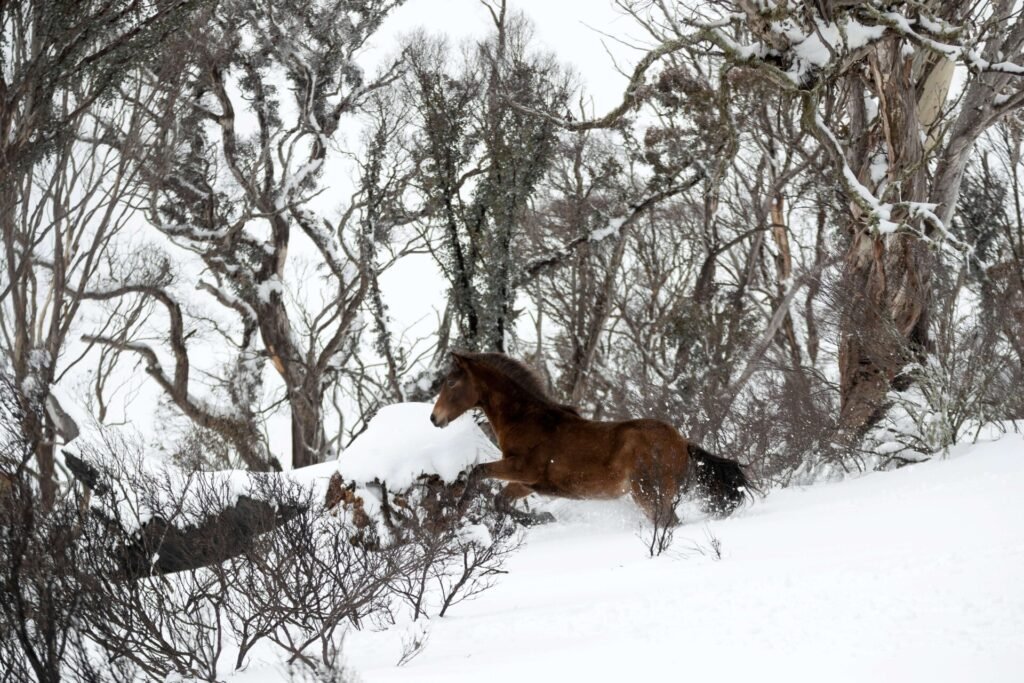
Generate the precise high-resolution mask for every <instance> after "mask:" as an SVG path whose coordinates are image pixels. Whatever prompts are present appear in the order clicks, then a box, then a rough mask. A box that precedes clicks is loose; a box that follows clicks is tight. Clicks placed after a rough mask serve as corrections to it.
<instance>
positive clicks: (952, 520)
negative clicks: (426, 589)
mask: <svg viewBox="0 0 1024 683" xmlns="http://www.w3.org/2000/svg"><path fill="white" fill-rule="evenodd" d="M541 505H542V506H543V507H545V508H546V509H548V510H551V511H552V512H553V513H554V514H555V515H556V516H557V517H558V518H559V521H558V522H556V523H554V524H552V525H549V526H546V527H540V528H535V529H533V530H531V531H529V533H528V534H527V537H526V544H525V547H524V548H523V549H522V550H520V551H519V552H518V553H517V554H515V555H514V556H513V557H512V559H511V560H510V562H509V564H508V565H507V569H508V570H509V573H508V575H507V576H504V577H503V578H502V580H501V581H500V583H499V584H498V585H497V587H495V588H494V589H492V590H491V591H488V592H486V593H484V594H483V595H481V596H479V597H478V598H477V599H476V600H475V601H472V602H469V603H465V604H463V605H460V606H459V608H458V609H456V610H454V611H453V613H452V614H451V615H449V616H447V617H445V618H443V619H433V620H431V621H430V622H429V623H428V624H426V626H425V628H426V629H427V630H428V631H429V640H428V642H427V645H426V646H425V648H424V649H423V651H422V653H421V654H420V655H419V656H417V657H416V658H415V659H413V660H412V661H411V662H410V663H408V664H407V665H405V666H404V667H401V668H399V667H396V666H395V664H396V662H397V661H398V659H399V657H400V654H401V642H402V639H403V637H405V638H408V637H409V632H410V629H411V628H413V627H411V626H410V627H406V628H393V629H389V630H387V631H379V632H369V631H364V632H358V633H350V634H349V636H348V638H347V639H346V643H345V649H346V652H347V657H348V662H349V664H350V665H351V666H352V668H354V669H355V670H356V671H357V672H358V673H359V675H360V677H361V679H362V680H363V681H365V682H366V683H377V682H380V683H384V682H391V681H416V682H417V683H428V682H430V681H445V682H446V683H450V682H454V681H475V682H478V681H488V683H491V682H495V683H496V682H499V681H516V682H517V683H521V682H522V681H588V682H594V681H642V680H650V681H667V680H685V679H692V680H707V678H708V677H714V679H715V680H757V681H765V680H768V681H772V680H785V681H823V680H825V681H867V680H901V681H905V680H911V681H917V680H920V681H1019V680H1022V679H1024V582H1022V581H1021V579H1022V570H1024V438H1022V437H1021V436H1020V435H1015V434H1010V435H1007V436H1005V437H1004V438H1003V439H1001V440H999V441H996V442H984V443H978V444H976V445H965V446H959V447H957V448H955V449H953V450H952V452H951V453H950V456H949V457H948V458H947V459H936V460H933V461H930V462H927V463H924V464H920V465H915V466H912V467H907V468H904V469H902V470H899V471H896V472H889V473H875V474H869V475H864V476H862V477H859V478H856V479H852V480H847V481H844V482H839V483H829V484H820V485H815V486H811V487H808V488H799V489H797V488H790V489H786V490H780V491H773V492H771V493H770V494H769V495H768V496H767V497H766V498H765V499H764V500H761V501H759V502H757V503H756V504H754V505H752V506H750V507H748V508H747V509H744V510H742V511H740V512H738V513H737V514H735V515H734V516H733V517H732V518H730V519H726V520H720V521H708V522H705V521H703V520H699V519H694V518H693V517H691V521H690V523H689V524H687V525H685V526H683V527H681V528H680V529H679V531H678V532H677V534H676V541H675V544H674V546H673V549H672V551H670V554H669V555H667V556H662V557H659V558H655V559H649V558H648V557H647V556H646V551H645V549H644V547H643V546H642V544H641V541H640V540H639V539H638V537H637V532H638V530H639V528H640V525H641V518H640V516H639V515H638V513H637V512H636V511H635V509H634V508H633V507H632V506H631V504H630V503H629V502H628V501H626V500H622V501H615V502H612V503H578V502H568V501H545V502H542V503H541ZM709 535H713V536H714V537H716V538H718V539H719V540H720V541H721V545H722V550H723V557H722V559H721V560H717V561H716V560H714V559H712V558H711V557H709V556H708V555H706V554H702V553H701V552H700V550H699V549H698V548H699V547H703V548H704V549H705V550H706V549H707V546H708V543H709V541H708V539H709ZM417 628H419V627H417ZM250 673H256V672H255V671H252V672H250Z"/></svg>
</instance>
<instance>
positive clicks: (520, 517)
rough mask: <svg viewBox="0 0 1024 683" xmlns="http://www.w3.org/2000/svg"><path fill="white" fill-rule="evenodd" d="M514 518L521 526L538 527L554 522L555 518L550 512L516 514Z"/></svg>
mask: <svg viewBox="0 0 1024 683" xmlns="http://www.w3.org/2000/svg"><path fill="white" fill-rule="evenodd" d="M514 517H515V520H516V521H517V522H518V523H519V524H521V525H523V526H540V525H541V524H550V523H551V522H554V521H555V516H554V515H553V514H551V513H550V512H517V513H516V514H515V515H514Z"/></svg>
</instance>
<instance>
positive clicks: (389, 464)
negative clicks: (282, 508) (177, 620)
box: [64, 397, 501, 529]
mask: <svg viewBox="0 0 1024 683" xmlns="http://www.w3.org/2000/svg"><path fill="white" fill-rule="evenodd" d="M64 404H66V405H67V406H72V405H74V404H73V402H72V401H70V400H67V398H66V397H65V401H64ZM431 409H432V406H431V405H430V404H428V403H399V404H395V405H391V406H387V407H385V408H382V409H381V410H380V412H379V413H377V415H376V416H375V417H374V418H373V419H372V420H371V421H370V424H369V426H368V427H367V429H366V431H365V432H363V433H362V434H361V435H360V436H359V437H358V438H357V439H356V440H355V441H354V442H353V443H352V445H351V446H349V447H348V448H347V449H346V450H345V451H344V452H343V453H342V454H341V456H340V458H339V459H338V460H334V461H330V462H325V463H321V464H318V465H313V466H310V467H304V468H302V469H299V470H294V471H291V472H285V473H284V474H283V475H277V474H272V473H256V472H246V471H240V470H238V471H236V470H225V471H219V472H189V471H186V470H182V469H180V468H178V467H175V466H174V465H172V464H170V463H168V462H166V461H164V460H161V459H158V458H153V457H132V456H133V455H134V454H138V453H142V452H143V451H144V448H143V446H142V445H141V444H139V443H137V442H135V441H133V440H131V439H129V438H127V437H125V436H124V434H123V433H121V432H120V431H118V430H110V429H101V428H98V427H97V426H94V428H93V429H90V430H88V432H87V433H86V434H84V435H83V437H82V438H79V439H75V441H74V443H73V444H71V445H69V446H68V447H66V449H65V450H66V451H67V452H68V453H71V454H74V455H76V456H78V457H80V458H84V459H86V460H89V461H92V462H96V463H97V464H99V465H100V466H101V468H102V469H103V470H104V471H105V475H106V477H108V478H109V479H110V480H111V481H109V483H110V484H112V489H113V503H114V505H115V506H116V508H117V510H118V512H119V515H120V517H121V519H122V523H124V524H125V526H126V527H127V528H129V529H131V528H137V527H138V526H141V525H142V524H144V523H145V522H147V521H148V520H150V519H152V518H153V517H154V516H159V517H161V518H163V519H165V520H166V521H168V522H170V523H172V524H175V525H176V526H178V527H179V528H185V527H191V526H196V525H198V524H201V523H202V522H203V521H204V520H205V519H206V517H207V515H209V514H210V512H211V509H210V505H211V502H214V503H217V504H219V505H221V506H224V507H227V506H231V505H235V504H237V502H238V498H239V496H251V497H253V498H257V499H261V500H262V499H264V498H265V497H266V496H267V495H268V494H275V493H276V494H285V495H288V494H303V493H306V494H308V495H311V496H312V499H314V500H316V499H320V500H323V499H324V495H325V494H326V491H327V486H328V483H329V482H330V479H331V477H332V476H333V475H334V474H335V473H340V474H341V476H342V478H343V479H344V480H345V481H346V482H353V481H354V482H355V483H356V490H357V493H358V495H360V496H361V497H363V498H364V500H365V502H366V504H367V512H369V513H370V514H371V515H372V514H373V512H374V510H375V509H376V507H377V506H378V504H379V501H378V500H377V497H378V496H379V494H380V492H379V490H378V489H376V488H374V487H367V486H366V485H367V484H371V483H372V482H374V481H381V482H384V483H386V484H387V487H388V489H389V490H391V491H400V490H403V489H406V488H408V487H409V486H411V485H412V484H413V483H414V482H415V481H416V479H417V478H418V477H420V476H421V475H424V474H437V475H439V476H440V477H441V478H442V479H443V480H444V481H446V482H451V481H454V480H455V479H457V478H458V475H459V473H460V472H462V471H463V470H465V469H467V468H469V467H471V466H472V465H474V464H476V463H479V462H486V461H490V460H495V459H497V458H499V457H500V455H501V454H500V451H499V450H498V449H497V448H496V447H495V446H494V445H493V444H492V443H491V442H490V441H489V440H488V439H487V437H486V436H485V435H484V433H483V432H482V431H481V430H480V428H479V427H478V426H477V425H476V423H475V422H474V421H473V419H472V416H470V415H468V414H467V415H464V416H463V417H461V418H459V419H458V420H455V421H454V422H452V423H451V424H450V425H449V426H448V427H447V428H445V429H438V428H436V427H434V426H433V425H432V424H431V422H430V411H431ZM79 422H80V424H87V422H86V421H85V420H84V419H82V418H81V417H79ZM139 475H141V476H139ZM277 477H283V479H274V478H277ZM289 484H291V485H295V486H296V487H297V488H296V489H292V490H291V491H288V490H286V488H284V487H286V486H288V485H289ZM94 504H96V505H107V504H109V501H108V500H106V499H102V498H96V499H94Z"/></svg>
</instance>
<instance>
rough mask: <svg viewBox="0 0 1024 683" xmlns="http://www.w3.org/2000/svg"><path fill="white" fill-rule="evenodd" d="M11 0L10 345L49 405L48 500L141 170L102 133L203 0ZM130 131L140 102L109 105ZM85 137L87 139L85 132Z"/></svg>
mask: <svg viewBox="0 0 1024 683" xmlns="http://www.w3.org/2000/svg"><path fill="white" fill-rule="evenodd" d="M73 4H74V7H73V8H71V7H70V6H69V5H68V4H67V3H51V2H35V1H32V0H30V1H26V2H22V1H21V0H18V1H15V2H10V1H7V0H5V1H4V2H0V32H2V33H0V44H2V45H3V50H2V51H0V52H2V56H0V60H2V76H0V234H2V240H3V262H4V268H3V273H2V275H0V312H2V315H0V352H2V353H3V355H4V357H5V359H6V361H7V362H8V363H10V367H11V369H12V371H13V374H14V381H15V382H16V384H17V385H18V386H19V387H21V388H22V389H23V390H24V393H23V394H22V395H23V397H24V399H25V400H27V401H30V402H32V403H33V404H35V405H36V406H37V408H35V409H28V407H26V410H24V411H23V412H22V415H23V417H24V419H25V420H26V422H25V423H24V424H23V425H22V429H23V430H24V432H25V434H26V437H27V438H29V439H30V441H31V442H32V443H33V444H34V446H33V448H34V449H35V451H36V470H37V472H38V474H39V477H40V479H41V481H42V482H43V485H42V488H41V490H40V494H41V495H42V497H43V500H44V503H45V504H46V505H51V504H52V503H53V499H54V495H55V483H54V476H55V475H54V457H53V441H54V436H55V432H56V431H57V425H55V423H54V421H53V420H52V419H51V417H50V416H49V414H48V413H47V412H46V411H43V410H39V409H38V407H40V406H43V404H44V403H45V401H46V399H47V396H48V394H49V388H50V385H52V384H53V383H54V382H55V381H56V380H57V379H58V376H59V374H60V373H61V372H63V371H64V370H66V368H59V367H58V366H59V363H60V357H61V355H62V354H63V353H64V352H65V350H66V349H65V347H66V342H67V341H68V335H69V332H70V330H71V327H72V323H73V321H75V319H76V316H77V314H78V311H79V308H80V306H81V297H80V296H79V293H78V292H79V291H80V290H81V289H82V288H83V286H84V285H85V284H86V283H88V282H90V281H91V280H92V279H94V278H95V277H96V276H97V274H98V273H100V272H102V269H103V267H104V265H105V264H104V260H105V258H106V256H108V253H107V250H108V247H109V245H110V243H111V240H112V238H113V235H115V234H116V233H117V232H118V230H119V229H120V228H121V227H122V226H123V225H124V222H125V220H126V217H127V215H128V213H129V211H128V210H127V206H126V204H122V202H125V201H127V199H128V198H129V197H130V196H131V192H132V188H133V186H134V184H135V181H136V178H135V173H134V171H133V170H132V169H131V168H130V167H129V166H128V165H126V164H125V163H124V160H123V159H122V158H121V157H120V156H119V155H118V154H116V153H114V152H113V151H112V150H111V149H110V148H106V147H103V146H102V145H96V144H95V143H93V142H89V141H88V140H89V139H94V138H95V137H96V130H97V127H96V124H95V120H94V119H93V118H92V113H93V112H94V110H96V109H97V108H99V107H100V106H101V105H102V104H103V103H104V102H105V98H106V97H107V96H108V95H109V94H110V93H111V91H112V89H113V87H114V85H115V84H116V83H117V82H118V81H119V80H120V79H121V78H122V77H123V76H124V74H125V73H126V72H127V71H128V70H129V69H130V68H132V66H133V65H134V64H137V63H138V62H141V61H145V60H146V59H147V58H148V57H149V56H150V55H152V54H153V50H154V45H155V44H156V43H158V42H159V41H160V40H161V39H162V38H163V37H164V36H165V35H166V34H167V32H168V30H169V29H170V26H171V24H173V22H175V21H177V20H178V19H180V18H181V17H184V16H185V15H186V14H187V12H188V11H189V10H190V9H191V5H192V4H193V3H191V2H187V1H186V0H173V1H171V2H164V3H158V4H140V3H137V2H130V1H127V0H125V1H117V2H83V3H73ZM107 108H108V110H110V112H111V115H112V116H115V117H119V118H120V119H121V120H122V121H123V123H124V125H125V127H126V129H128V130H135V129H136V127H137V124H138V120H137V118H136V117H135V116H133V113H132V111H131V107H127V106H121V105H118V104H114V105H109V106H108V107H107ZM83 140H86V141H85V142H83Z"/></svg>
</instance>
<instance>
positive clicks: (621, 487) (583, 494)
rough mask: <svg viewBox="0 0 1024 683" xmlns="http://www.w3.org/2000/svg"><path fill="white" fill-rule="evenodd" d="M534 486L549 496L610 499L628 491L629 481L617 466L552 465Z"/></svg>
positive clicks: (536, 489)
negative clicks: (580, 466) (576, 466)
mask: <svg viewBox="0 0 1024 683" xmlns="http://www.w3.org/2000/svg"><path fill="white" fill-rule="evenodd" d="M532 488H533V489H534V490H535V491H536V492H537V493H542V494H546V495H549V496H560V497H563V498H597V499H601V498H604V499H609V498H618V497H620V496H622V495H624V494H626V493H628V492H629V481H628V479H627V477H626V475H625V473H623V472H619V471H616V469H615V468H593V469H591V468H585V467H584V468H572V467H552V468H550V469H549V471H548V476H547V477H545V479H544V481H541V482H538V483H537V484H535V485H534V486H533V487H532Z"/></svg>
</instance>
